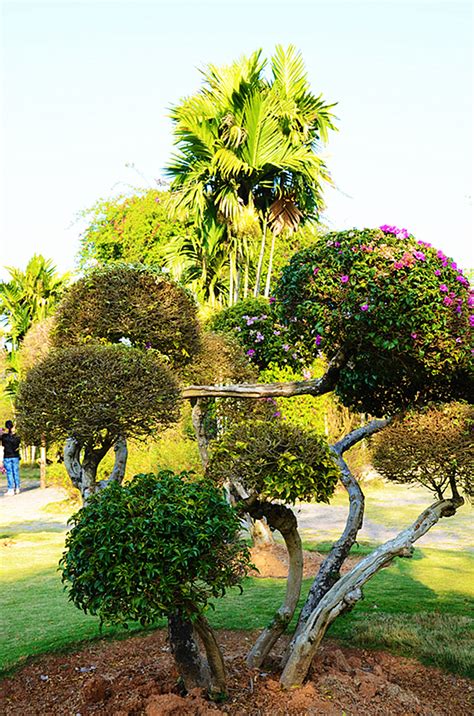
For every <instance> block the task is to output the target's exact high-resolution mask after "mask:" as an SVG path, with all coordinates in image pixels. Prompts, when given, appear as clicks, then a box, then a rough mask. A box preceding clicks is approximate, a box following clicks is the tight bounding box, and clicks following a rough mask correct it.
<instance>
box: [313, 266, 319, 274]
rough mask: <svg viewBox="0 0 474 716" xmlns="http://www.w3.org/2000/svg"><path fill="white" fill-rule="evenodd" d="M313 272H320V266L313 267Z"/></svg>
mask: <svg viewBox="0 0 474 716" xmlns="http://www.w3.org/2000/svg"><path fill="white" fill-rule="evenodd" d="M313 273H314V275H315V276H316V274H317V273H319V268H318V266H316V268H314V269H313Z"/></svg>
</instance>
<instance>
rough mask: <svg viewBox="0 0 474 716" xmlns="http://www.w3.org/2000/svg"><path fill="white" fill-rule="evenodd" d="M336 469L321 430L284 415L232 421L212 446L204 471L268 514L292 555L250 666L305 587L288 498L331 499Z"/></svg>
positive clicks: (254, 513)
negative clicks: (289, 421) (283, 590)
mask: <svg viewBox="0 0 474 716" xmlns="http://www.w3.org/2000/svg"><path fill="white" fill-rule="evenodd" d="M338 473H339V471H338V468H337V466H336V464H335V463H334V461H333V459H332V457H331V455H330V452H329V447H328V445H327V443H326V441H325V440H324V438H323V437H322V436H321V435H319V434H318V433H316V432H315V431H306V432H305V431H302V430H301V429H299V428H297V427H295V426H292V425H289V424H285V423H283V422H280V421H277V422H273V423H272V422H268V421H254V420H252V421H247V422H244V423H240V424H237V425H234V426H233V427H231V428H230V429H229V430H228V431H227V432H225V433H224V434H223V435H222V437H220V438H219V440H218V441H216V443H215V444H214V446H213V450H212V455H211V459H210V461H209V464H208V467H207V471H206V475H207V476H208V477H210V478H211V479H212V480H213V481H215V482H216V483H217V484H220V485H225V486H226V487H227V489H228V490H229V491H230V492H231V494H232V495H233V498H234V500H235V501H236V503H237V504H238V505H239V506H240V509H241V511H243V512H246V513H248V514H249V515H250V516H251V517H252V518H254V519H261V518H262V517H265V518H266V520H267V522H268V524H269V525H270V527H271V529H273V530H275V529H276V530H278V531H279V532H280V533H281V535H282V537H283V539H284V541H285V544H286V547H287V550H288V556H289V571H288V581H287V590H286V595H285V601H284V603H283V605H282V606H281V607H280V609H279V610H278V611H277V612H276V613H275V616H274V618H273V620H272V622H271V624H270V625H269V626H268V627H267V629H265V630H264V631H263V632H262V634H261V635H260V636H259V638H258V639H257V642H256V643H255V645H254V646H253V648H252V649H251V651H250V653H249V655H248V664H249V666H256V667H259V666H261V664H262V663H263V660H264V659H265V657H266V656H267V655H268V654H269V652H270V650H271V648H272V647H273V645H274V644H275V643H276V641H277V640H278V639H279V637H280V636H281V635H282V634H283V632H284V631H285V629H286V628H287V626H288V624H289V623H290V621H291V619H292V617H293V614H294V612H295V609H296V606H297V603H298V599H299V597H300V593H301V584H302V578H303V553H302V546H301V539H300V536H299V533H298V527H297V521H296V518H295V515H294V514H293V512H292V511H291V509H290V508H289V507H287V506H286V504H288V503H290V504H291V503H293V504H294V503H295V502H296V501H297V500H307V501H312V500H315V501H317V502H328V501H329V497H330V496H331V495H332V494H333V492H334V488H335V486H336V483H337V479H338Z"/></svg>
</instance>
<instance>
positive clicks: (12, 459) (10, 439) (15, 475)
mask: <svg viewBox="0 0 474 716" xmlns="http://www.w3.org/2000/svg"><path fill="white" fill-rule="evenodd" d="M5 427H6V432H5V431H3V432H2V437H1V440H2V445H3V464H4V467H5V472H6V473H7V488H8V489H7V495H18V494H19V492H20V438H19V437H18V435H15V433H14V432H13V423H12V421H11V420H7V422H6V423H5Z"/></svg>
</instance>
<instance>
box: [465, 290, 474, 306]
mask: <svg viewBox="0 0 474 716" xmlns="http://www.w3.org/2000/svg"><path fill="white" fill-rule="evenodd" d="M467 305H468V306H474V293H471V295H470V296H469V298H468V299H467Z"/></svg>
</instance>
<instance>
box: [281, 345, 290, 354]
mask: <svg viewBox="0 0 474 716" xmlns="http://www.w3.org/2000/svg"><path fill="white" fill-rule="evenodd" d="M282 348H283V350H284V351H285V352H288V351H289V350H290V346H289V345H288V343H284V344H283V345H282Z"/></svg>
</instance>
